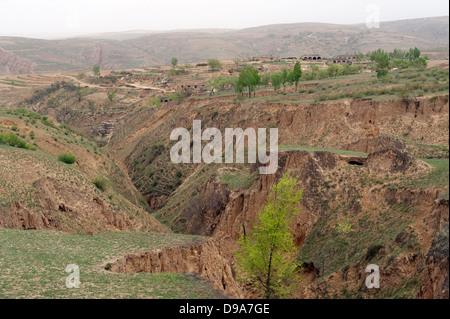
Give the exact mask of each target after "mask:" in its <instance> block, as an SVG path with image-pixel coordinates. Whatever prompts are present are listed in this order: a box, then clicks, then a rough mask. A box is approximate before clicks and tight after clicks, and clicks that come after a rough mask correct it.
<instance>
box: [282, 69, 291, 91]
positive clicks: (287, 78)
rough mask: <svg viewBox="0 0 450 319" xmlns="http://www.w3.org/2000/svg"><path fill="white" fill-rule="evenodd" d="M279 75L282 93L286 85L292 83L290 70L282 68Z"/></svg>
mask: <svg viewBox="0 0 450 319" xmlns="http://www.w3.org/2000/svg"><path fill="white" fill-rule="evenodd" d="M281 75H282V78H281V79H282V80H281V84H283V91H284V90H286V85H287V84H291V83H292V70H289V69H288V68H283V71H282V72H281Z"/></svg>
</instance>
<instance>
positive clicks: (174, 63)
mask: <svg viewBox="0 0 450 319" xmlns="http://www.w3.org/2000/svg"><path fill="white" fill-rule="evenodd" d="M171 63H172V66H173V67H176V66H177V64H178V59H177V58H172V61H171Z"/></svg>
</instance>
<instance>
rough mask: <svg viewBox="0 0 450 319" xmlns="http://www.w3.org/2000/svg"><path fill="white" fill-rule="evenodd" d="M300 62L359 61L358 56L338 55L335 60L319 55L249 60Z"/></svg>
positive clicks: (330, 62)
mask: <svg viewBox="0 0 450 319" xmlns="http://www.w3.org/2000/svg"><path fill="white" fill-rule="evenodd" d="M295 60H300V61H304V62H325V63H327V64H350V65H351V64H353V63H354V62H356V61H357V58H356V55H338V56H335V57H333V58H325V57H323V56H321V55H318V54H309V55H302V56H301V57H300V58H297V57H286V58H281V59H280V58H277V57H274V56H272V55H261V56H254V57H251V58H250V59H249V61H250V62H266V63H267V62H280V61H285V62H289V61H295Z"/></svg>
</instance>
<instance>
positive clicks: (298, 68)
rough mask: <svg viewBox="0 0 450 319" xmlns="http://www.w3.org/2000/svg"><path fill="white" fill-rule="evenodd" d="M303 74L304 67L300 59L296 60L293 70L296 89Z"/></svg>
mask: <svg viewBox="0 0 450 319" xmlns="http://www.w3.org/2000/svg"><path fill="white" fill-rule="evenodd" d="M302 75H303V71H302V67H301V65H300V61H297V62H295V65H294V70H293V71H292V81H293V82H294V84H295V91H297V87H298V83H299V82H300V78H301V77H302Z"/></svg>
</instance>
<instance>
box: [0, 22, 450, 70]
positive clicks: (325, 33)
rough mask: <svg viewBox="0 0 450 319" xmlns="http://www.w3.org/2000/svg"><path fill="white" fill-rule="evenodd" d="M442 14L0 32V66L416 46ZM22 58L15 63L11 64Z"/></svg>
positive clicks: (445, 29) (441, 42) (124, 63)
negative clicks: (24, 34)
mask: <svg viewBox="0 0 450 319" xmlns="http://www.w3.org/2000/svg"><path fill="white" fill-rule="evenodd" d="M448 36H449V17H448V16H445V17H435V18H421V19H410V20H401V21H391V22H382V23H381V28H379V29H368V28H366V26H365V25H336V24H324V23H297V24H279V25H267V26H260V27H255V28H247V29H242V30H220V29H217V30H214V29H211V30H189V31H182V30H181V31H168V32H159V31H158V32H152V31H128V32H118V33H105V34H95V35H90V36H86V37H84V38H72V39H66V40H41V39H29V38H18V37H0V74H17V73H31V72H35V73H40V72H61V71H73V70H86V69H91V68H92V65H93V64H100V65H101V68H102V69H121V68H137V67H143V66H150V65H161V64H169V63H170V60H171V58H172V57H177V58H178V60H179V63H186V62H198V61H205V60H207V59H208V58H213V57H214V58H218V59H232V58H234V57H240V58H247V57H250V56H254V55H264V54H271V55H275V56H278V57H286V56H300V55H303V54H313V53H314V54H321V55H324V56H329V57H330V56H334V55H337V54H346V53H354V52H358V51H361V52H368V51H372V50H376V49H378V48H383V49H386V50H393V49H394V48H400V49H408V48H411V47H414V46H417V47H418V48H420V49H421V50H429V49H433V48H442V47H448V45H449V40H448ZM23 63H25V64H26V67H22V66H21V65H18V64H23Z"/></svg>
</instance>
